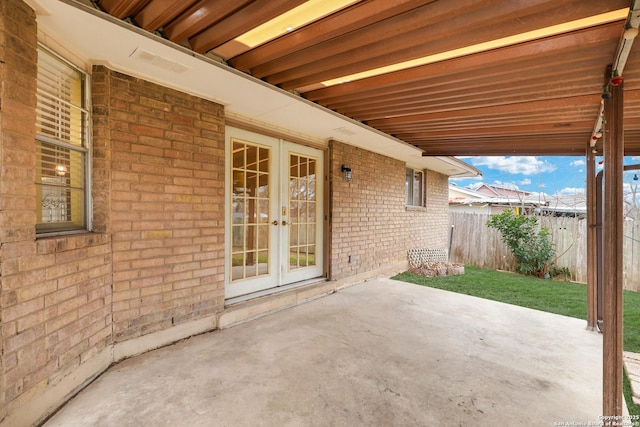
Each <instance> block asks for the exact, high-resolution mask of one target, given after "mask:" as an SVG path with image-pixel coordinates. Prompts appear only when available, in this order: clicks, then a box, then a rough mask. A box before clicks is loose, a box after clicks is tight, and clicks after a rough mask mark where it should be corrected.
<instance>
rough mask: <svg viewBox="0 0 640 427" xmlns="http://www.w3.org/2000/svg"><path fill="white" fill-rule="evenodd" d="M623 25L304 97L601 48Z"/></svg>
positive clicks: (319, 97)
mask: <svg viewBox="0 0 640 427" xmlns="http://www.w3.org/2000/svg"><path fill="white" fill-rule="evenodd" d="M621 25H622V22H614V23H611V24H606V25H600V26H597V27H591V28H588V29H584V30H580V31H574V32H572V33H568V34H562V35H558V36H555V37H547V38H545V39H542V40H535V41H531V42H526V43H521V44H518V45H515V46H508V47H504V48H500V49H494V50H491V51H486V52H481V53H476V54H473V55H468V56H465V57H460V58H454V59H450V60H447V61H441V62H436V63H433V64H428V65H424V66H420V67H414V68H410V69H406V70H401V71H396V72H392V73H388V74H384V75H380V76H375V77H369V78H366V79H361V80H356V81H352V82H349V83H344V84H340V85H335V86H331V87H327V88H323V89H318V90H315V91H310V92H307V93H305V97H306V98H307V99H310V100H312V101H317V102H321V101H322V99H324V98H329V97H337V96H345V95H348V94H350V93H357V92H358V91H360V90H370V89H374V88H376V87H378V88H379V87H387V86H394V85H401V84H405V83H408V82H413V81H417V80H422V79H428V78H432V77H437V76H441V75H448V74H451V73H455V72H461V71H468V72H470V71H473V70H478V69H482V68H483V67H487V66H491V65H492V64H493V63H496V62H507V61H513V60H518V59H522V58H535V57H536V56H538V55H543V54H545V53H550V52H554V51H560V50H565V49H571V48H575V46H582V47H585V46H588V45H598V44H599V43H601V42H606V41H611V40H617V39H618V38H619V37H620V32H621V27H620V26H621Z"/></svg>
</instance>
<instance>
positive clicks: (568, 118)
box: [381, 109, 597, 133]
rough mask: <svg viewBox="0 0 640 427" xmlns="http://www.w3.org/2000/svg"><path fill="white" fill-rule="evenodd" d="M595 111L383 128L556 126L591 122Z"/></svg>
mask: <svg viewBox="0 0 640 427" xmlns="http://www.w3.org/2000/svg"><path fill="white" fill-rule="evenodd" d="M594 113H597V111H594V110H593V109H592V110H589V111H581V112H557V111H550V112H542V113H535V114H527V115H512V116H493V117H478V118H465V119H452V120H447V121H432V122H416V123H408V124H403V125H401V126H398V125H396V126H389V127H384V128H381V129H384V130H385V131H388V132H393V133H397V132H405V133H406V132H428V131H431V130H449V129H451V130H456V129H471V128H474V129H487V128H495V127H499V126H511V125H518V124H522V125H529V124H532V125H540V124H544V125H546V124H550V123H551V124H557V123H573V122H578V121H593V120H592V119H593V115H594Z"/></svg>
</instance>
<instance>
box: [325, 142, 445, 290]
mask: <svg viewBox="0 0 640 427" xmlns="http://www.w3.org/2000/svg"><path fill="white" fill-rule="evenodd" d="M330 156H331V161H330V165H331V166H330V167H331V193H330V194H331V200H330V203H331V209H332V212H331V221H330V223H331V225H330V227H331V230H332V235H331V241H330V245H331V251H330V252H331V278H332V279H336V280H337V279H342V278H345V277H348V276H352V275H356V274H360V273H365V272H368V271H372V270H377V269H384V268H385V267H387V266H391V265H393V264H396V263H399V262H403V261H406V259H407V251H408V250H409V249H410V248H414V247H430V248H447V244H448V232H449V218H448V188H447V185H448V179H447V177H446V176H444V175H441V174H439V173H436V172H433V171H427V174H426V187H427V195H426V201H427V207H426V208H407V207H406V206H405V168H406V165H405V163H404V162H401V161H399V160H394V159H391V158H389V157H385V156H382V155H379V154H375V153H372V152H369V151H366V150H363V149H360V148H357V147H353V146H350V145H347V144H343V143H339V142H335V141H332V143H331V148H330ZM343 164H345V165H347V166H349V167H350V168H351V169H352V171H353V179H352V181H351V182H345V181H344V180H343V179H342V173H341V171H340V168H341V166H342V165H343ZM349 256H351V262H349Z"/></svg>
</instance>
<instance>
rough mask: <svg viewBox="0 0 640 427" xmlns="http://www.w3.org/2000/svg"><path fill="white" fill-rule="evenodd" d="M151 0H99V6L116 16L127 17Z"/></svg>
mask: <svg viewBox="0 0 640 427" xmlns="http://www.w3.org/2000/svg"><path fill="white" fill-rule="evenodd" d="M149 1H150V0H99V1H98V6H100V7H101V8H102V9H103V10H105V11H106V12H107V13H108V14H109V15H113V16H115V17H116V18H119V19H124V18H127V17H129V16H131V15H133V14H135V13H137V12H138V11H139V10H141V9H142V8H143V7H144V6H145V5H146V4H147V3H149Z"/></svg>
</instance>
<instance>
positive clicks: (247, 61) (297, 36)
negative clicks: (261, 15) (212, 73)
mask: <svg viewBox="0 0 640 427" xmlns="http://www.w3.org/2000/svg"><path fill="white" fill-rule="evenodd" d="M433 1H435V0H387V1H384V2H380V1H366V2H359V3H357V4H355V5H353V6H351V7H348V8H346V9H344V10H341V11H338V12H337V13H334V14H332V15H330V16H328V17H326V18H323V19H321V20H319V21H316V22H313V23H311V24H309V25H306V26H304V27H302V28H299V29H297V30H295V31H293V32H291V33H288V34H286V35H284V36H282V37H279V38H277V39H275V40H273V41H271V42H269V43H265V44H263V45H261V46H258V47H256V48H254V49H251V50H250V51H248V52H246V53H243V54H241V55H238V56H236V57H235V58H232V59H230V60H229V63H230V64H231V65H232V66H233V67H235V68H237V69H239V70H242V71H249V70H250V69H251V68H253V67H255V66H257V65H259V64H262V63H265V62H269V61H274V60H276V59H278V58H281V57H283V56H285V55H288V54H291V53H293V52H295V51H298V50H301V49H306V48H308V47H311V46H313V45H316V44H318V43H322V42H324V41H327V40H330V39H332V38H335V37H338V36H341V35H343V34H346V33H349V32H351V31H354V30H357V29H359V28H361V27H365V26H368V25H371V24H373V23H375V22H377V21H382V20H384V19H388V18H390V17H392V16H395V15H398V14H401V13H404V12H406V11H409V10H411V9H415V8H417V7H420V6H424V5H425V4H428V3H432V2H433Z"/></svg>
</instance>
